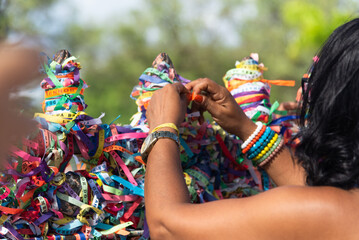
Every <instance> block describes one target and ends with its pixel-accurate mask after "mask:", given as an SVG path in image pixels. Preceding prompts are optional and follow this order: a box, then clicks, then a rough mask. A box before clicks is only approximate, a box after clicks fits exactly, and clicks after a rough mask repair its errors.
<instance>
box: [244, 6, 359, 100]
mask: <svg viewBox="0 0 359 240" xmlns="http://www.w3.org/2000/svg"><path fill="white" fill-rule="evenodd" d="M255 4H256V11H255V12H253V15H252V17H251V18H250V19H247V20H246V24H245V25H244V26H243V28H242V29H241V31H240V32H239V33H238V34H240V35H241V36H242V43H243V44H242V46H241V47H242V48H244V49H247V50H248V51H250V52H253V51H255V52H258V53H260V57H261V58H262V59H261V61H263V63H264V64H265V65H266V66H267V67H268V72H266V73H265V75H264V76H265V77H266V78H268V79H294V80H298V83H299V80H300V79H301V76H302V75H303V73H305V72H306V71H307V68H308V67H309V65H310V64H311V62H312V57H313V56H314V55H315V54H316V52H317V51H318V50H319V48H320V46H321V45H322V44H323V43H324V41H325V40H326V39H327V38H328V36H329V35H330V34H331V32H332V31H333V30H334V29H335V28H336V27H338V26H339V25H341V24H343V23H344V22H346V21H348V20H350V17H352V15H353V14H354V13H355V11H357V9H358V2H357V1H352V0H348V1H340V0H318V1H311V0H287V1H282V0H267V1H260V0H257V1H255ZM298 87H299V84H297V87H295V88H287V87H277V86H275V87H272V94H271V98H272V99H276V100H279V101H288V100H293V99H294V96H295V92H296V90H297V88H298Z"/></svg>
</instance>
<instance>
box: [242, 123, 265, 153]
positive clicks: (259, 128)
mask: <svg viewBox="0 0 359 240" xmlns="http://www.w3.org/2000/svg"><path fill="white" fill-rule="evenodd" d="M256 125H257V128H256V130H254V132H253V133H252V135H250V136H249V137H248V139H247V140H246V141H244V142H243V144H242V145H241V148H242V149H245V148H246V147H247V146H248V145H249V143H250V142H251V141H252V140H253V139H254V138H255V137H256V136H257V134H258V133H259V131H260V130H261V129H262V128H263V123H262V122H256Z"/></svg>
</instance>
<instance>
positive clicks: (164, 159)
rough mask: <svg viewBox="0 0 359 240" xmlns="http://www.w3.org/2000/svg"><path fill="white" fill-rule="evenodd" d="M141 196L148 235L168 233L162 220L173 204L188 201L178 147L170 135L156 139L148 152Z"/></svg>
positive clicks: (166, 217) (168, 214)
mask: <svg viewBox="0 0 359 240" xmlns="http://www.w3.org/2000/svg"><path fill="white" fill-rule="evenodd" d="M145 199H146V218H147V219H148V223H149V228H150V231H151V236H152V237H155V236H164V235H166V234H168V232H167V229H166V222H168V220H167V219H168V218H171V212H172V211H173V209H174V208H175V207H176V204H181V203H189V202H190V200H189V193H188V190H187V187H186V184H185V182H184V179H183V172H182V167H181V161H180V157H179V148H178V146H177V144H176V143H175V141H173V140H171V139H159V140H158V141H157V143H156V144H155V145H154V147H153V149H152V151H151V152H150V155H149V156H148V161H147V168H146V182H145Z"/></svg>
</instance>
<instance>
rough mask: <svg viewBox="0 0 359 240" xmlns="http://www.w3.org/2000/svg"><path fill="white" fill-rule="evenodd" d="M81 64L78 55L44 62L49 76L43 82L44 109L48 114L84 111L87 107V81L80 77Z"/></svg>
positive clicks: (45, 70) (44, 68)
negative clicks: (85, 94)
mask: <svg viewBox="0 0 359 240" xmlns="http://www.w3.org/2000/svg"><path fill="white" fill-rule="evenodd" d="M80 69H81V65H80V63H79V62H77V59H76V57H74V56H69V57H68V58H66V59H64V60H61V62H58V61H55V60H50V58H48V62H47V64H44V67H43V70H44V72H45V73H46V74H47V77H46V78H45V79H44V80H43V81H42V82H41V84H40V85H41V88H42V89H44V90H45V100H44V102H43V104H42V108H43V111H44V112H46V113H47V114H58V113H61V112H63V111H71V112H77V111H83V110H85V108H86V107H87V105H86V104H85V102H84V96H83V94H84V90H85V88H87V84H86V82H85V81H84V80H83V79H81V78H80Z"/></svg>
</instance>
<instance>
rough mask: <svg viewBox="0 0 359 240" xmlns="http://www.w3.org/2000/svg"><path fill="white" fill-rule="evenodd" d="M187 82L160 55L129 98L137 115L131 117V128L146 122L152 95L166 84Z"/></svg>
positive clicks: (165, 55)
mask: <svg viewBox="0 0 359 240" xmlns="http://www.w3.org/2000/svg"><path fill="white" fill-rule="evenodd" d="M175 82H181V83H183V84H185V83H188V82H189V80H188V79H185V78H183V77H181V76H180V75H179V74H177V72H176V70H175V69H174V66H173V63H172V61H171V59H170V58H169V56H168V55H167V54H166V53H160V54H159V55H158V56H157V57H156V59H155V60H154V61H153V63H152V66H151V67H149V68H147V69H146V70H145V71H144V72H143V73H142V75H141V76H140V77H139V83H138V85H137V86H135V87H134V88H133V90H132V92H131V98H132V99H134V100H136V104H137V106H138V113H137V114H135V115H134V116H133V121H132V123H131V125H132V126H138V125H143V123H145V122H146V109H147V105H148V103H149V101H150V99H151V97H152V95H153V93H154V92H155V91H156V90H158V89H161V88H163V87H164V86H165V85H167V84H171V83H175Z"/></svg>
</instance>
